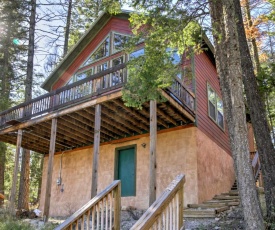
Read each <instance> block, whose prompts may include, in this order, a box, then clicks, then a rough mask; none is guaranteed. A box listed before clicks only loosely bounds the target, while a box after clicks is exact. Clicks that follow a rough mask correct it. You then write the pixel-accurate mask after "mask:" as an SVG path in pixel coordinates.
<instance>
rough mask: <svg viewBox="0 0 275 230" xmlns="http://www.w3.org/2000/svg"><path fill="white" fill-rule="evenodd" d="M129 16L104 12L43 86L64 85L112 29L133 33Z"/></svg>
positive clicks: (52, 88) (53, 88)
mask: <svg viewBox="0 0 275 230" xmlns="http://www.w3.org/2000/svg"><path fill="white" fill-rule="evenodd" d="M128 18H129V13H128V12H124V13H120V14H118V15H115V16H111V15H110V14H108V13H103V14H102V15H101V16H100V17H99V19H98V20H97V21H96V22H95V23H94V24H93V25H92V26H91V28H90V29H89V30H88V31H87V32H86V33H85V34H84V35H83V37H82V38H81V39H80V40H79V42H78V43H77V44H76V45H75V46H74V47H73V48H72V50H71V51H70V52H69V53H68V54H67V55H66V57H65V58H64V59H63V60H62V62H61V63H60V64H59V65H58V66H57V67H56V69H55V70H54V71H53V72H52V74H51V75H50V76H49V77H48V78H47V79H46V81H45V82H44V83H43V85H42V88H44V89H46V90H48V91H51V90H55V89H57V88H60V87H62V86H64V85H65V84H66V83H67V82H68V81H69V80H70V78H71V77H72V76H73V75H74V74H75V73H76V71H77V70H78V69H79V67H80V66H81V65H82V64H83V63H84V62H85V61H86V60H87V59H88V57H89V56H90V55H91V53H92V52H93V51H94V50H95V49H97V47H98V45H99V44H100V43H101V42H102V40H103V39H104V38H105V37H106V36H107V35H108V34H109V33H110V32H111V31H116V32H118V33H121V34H131V29H130V28H129V21H128Z"/></svg>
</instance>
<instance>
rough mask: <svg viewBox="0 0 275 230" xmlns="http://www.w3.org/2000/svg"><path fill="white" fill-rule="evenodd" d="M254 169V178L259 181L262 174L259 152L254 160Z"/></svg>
mask: <svg viewBox="0 0 275 230" xmlns="http://www.w3.org/2000/svg"><path fill="white" fill-rule="evenodd" d="M252 169H253V172H254V178H255V180H257V178H258V176H259V174H260V170H261V164H260V160H259V153H258V151H257V152H256V153H255V155H254V158H253V160H252Z"/></svg>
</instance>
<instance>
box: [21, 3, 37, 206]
mask: <svg viewBox="0 0 275 230" xmlns="http://www.w3.org/2000/svg"><path fill="white" fill-rule="evenodd" d="M30 8H31V9H30V12H31V13H30V18H29V41H28V42H29V43H28V60H27V76H26V79H25V101H29V100H31V99H32V86H33V58H34V33H35V16H36V0H31V1H30ZM29 190H30V150H27V149H24V150H23V152H22V164H21V176H20V186H19V197H18V209H25V210H29Z"/></svg>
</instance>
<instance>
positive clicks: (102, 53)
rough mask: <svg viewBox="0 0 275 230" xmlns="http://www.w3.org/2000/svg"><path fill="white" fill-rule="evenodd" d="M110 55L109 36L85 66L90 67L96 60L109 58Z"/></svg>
mask: <svg viewBox="0 0 275 230" xmlns="http://www.w3.org/2000/svg"><path fill="white" fill-rule="evenodd" d="M109 54H110V36H108V37H107V38H106V39H105V40H104V41H103V42H102V43H101V44H100V45H99V47H98V48H97V49H96V50H95V51H94V52H93V53H92V55H91V56H90V57H89V58H88V60H87V61H86V62H85V63H84V65H83V66H86V65H89V64H91V63H93V62H95V61H96V60H99V59H101V58H104V57H107V56H109Z"/></svg>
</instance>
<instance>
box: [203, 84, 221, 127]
mask: <svg viewBox="0 0 275 230" xmlns="http://www.w3.org/2000/svg"><path fill="white" fill-rule="evenodd" d="M209 88H211V90H212V91H213V92H214V93H215V98H216V100H215V105H214V106H215V114H216V120H215V119H214V118H212V117H211V116H210V109H209V108H210V105H209V103H210V99H209V93H208V91H209ZM218 98H219V99H220V100H221V102H222V105H223V100H222V98H221V97H219V95H218V94H217V92H216V90H214V89H213V87H212V86H211V85H210V84H209V83H207V110H208V111H207V113H208V117H209V118H210V119H211V120H212V121H213V122H214V123H215V124H216V125H217V126H218V127H219V128H220V129H221V130H223V131H224V109H223V114H222V116H223V127H222V126H220V125H219V123H218V105H217V103H218Z"/></svg>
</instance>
